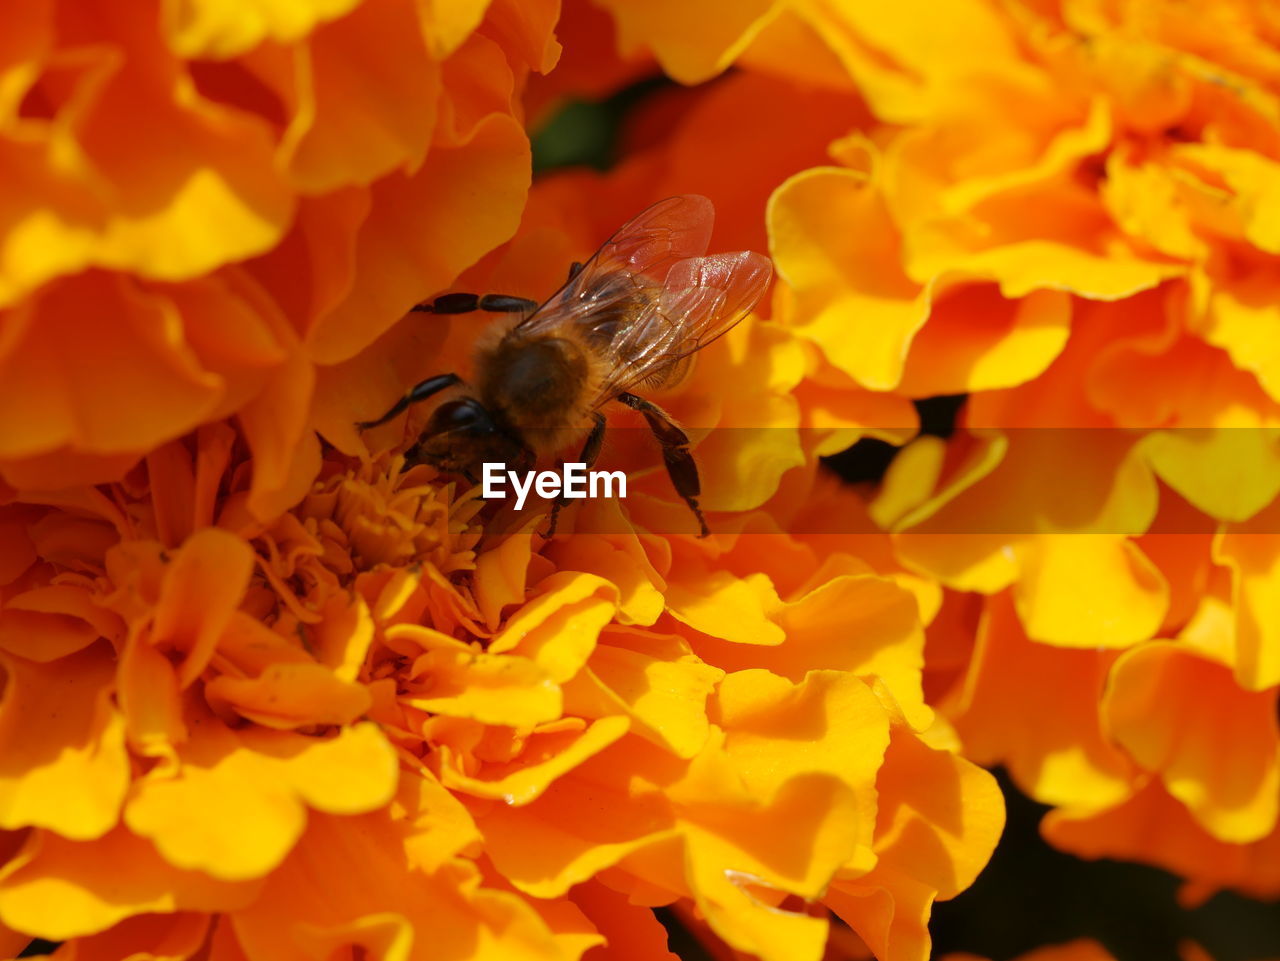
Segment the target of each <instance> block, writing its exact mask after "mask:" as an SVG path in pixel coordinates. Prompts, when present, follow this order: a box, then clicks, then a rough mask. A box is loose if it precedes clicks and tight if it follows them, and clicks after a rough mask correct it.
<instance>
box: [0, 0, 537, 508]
mask: <svg viewBox="0 0 1280 961" xmlns="http://www.w3.org/2000/svg"><path fill="white" fill-rule="evenodd" d="M486 6H487V9H486ZM554 17H555V9H554V5H552V4H550V3H547V4H539V3H537V2H531V3H526V4H522V5H520V6H519V7H518V8H517V6H516V5H515V4H513V3H508V2H505V0H504V2H495V3H493V4H491V5H486V4H482V3H480V4H453V5H439V6H438V9H437V8H432V7H429V6H424V5H421V4H416V3H413V2H411V0H367V2H363V3H361V2H358V0H324V2H319V0H317V2H291V3H269V4H250V5H246V4H220V3H212V2H205V0H174V2H166V3H163V4H162V3H159V2H155V0H152V2H148V3H144V4H143V5H142V6H141V7H139V6H130V7H128V8H127V9H126V8H124V7H121V6H120V5H118V4H106V3H103V4H68V3H54V2H52V0H48V2H39V3H34V4H25V5H23V6H22V8H21V9H18V8H16V7H15V8H13V9H11V10H9V11H7V12H5V13H4V14H2V15H0V28H2V29H3V32H4V34H5V37H6V46H5V50H6V53H5V58H4V61H3V64H2V65H0V78H3V79H2V80H0V153H2V154H3V156H4V157H5V158H6V161H5V166H6V168H7V169H10V170H11V171H13V172H14V174H13V176H12V177H11V178H10V179H9V181H8V185H9V186H8V189H7V190H6V191H5V195H4V199H3V201H0V203H3V209H2V212H0V223H3V224H4V227H5V229H4V232H3V234H4V235H3V240H2V241H0V330H3V333H4V336H3V337H2V338H0V341H2V343H0V419H2V420H3V422H4V424H5V429H4V431H3V433H2V434H0V477H3V478H4V479H5V480H7V481H8V482H9V483H10V484H12V485H13V486H15V487H19V488H33V487H41V488H46V489H48V488H57V487H65V486H68V485H70V484H74V483H80V482H85V481H90V482H96V481H102V480H108V479H114V478H116V477H118V476H119V475H120V474H121V473H122V472H123V471H124V470H125V469H126V468H127V467H128V466H129V465H130V464H132V463H133V462H135V461H136V460H137V459H138V458H139V457H140V456H142V455H143V454H145V453H147V452H148V451H150V450H152V449H154V448H156V447H158V446H159V445H161V444H163V443H164V442H166V441H168V440H171V439H173V438H175V437H178V436H180V435H182V434H185V433H186V432H187V431H189V430H191V429H192V428H194V427H195V426H196V425H198V424H201V423H207V422H212V421H215V420H218V419H221V418H225V417H228V416H232V415H234V416H235V417H236V418H237V419H238V421H239V424H240V427H241V429H242V431H243V432H244V436H245V440H246V441H247V443H248V444H249V445H250V446H251V447H252V448H253V451H254V454H255V460H254V482H253V483H254V489H253V498H252V508H253V510H254V511H256V512H257V513H258V514H259V515H260V516H263V517H269V516H271V515H272V514H274V513H278V511H279V510H280V509H282V508H283V507H285V506H288V505H289V504H290V503H292V502H293V501H294V500H296V499H297V497H298V496H300V495H301V494H302V492H303V491H304V490H305V489H306V487H307V485H308V483H309V482H310V478H311V476H312V475H313V474H314V473H315V471H316V469H317V467H318V465H319V447H318V445H317V443H316V440H315V436H314V433H313V431H314V428H315V424H314V423H313V422H312V410H311V400H312V397H313V394H314V391H315V388H316V379H317V374H318V371H321V370H323V369H324V368H325V366H326V365H332V364H335V363H338V362H340V361H343V360H345V359H347V358H350V357H351V356H353V355H355V354H356V353H358V352H359V351H360V350H361V349H363V348H364V347H365V346H367V345H368V344H369V343H371V342H372V341H373V340H374V339H375V338H376V337H378V335H379V334H381V333H382V332H383V331H385V330H386V329H387V328H388V327H390V326H391V325H392V324H393V323H394V322H395V321H396V320H397V319H399V317H400V316H401V315H402V314H403V313H404V311H405V310H406V309H407V308H408V307H409V306H411V305H412V304H413V303H414V302H416V301H417V300H419V299H421V297H422V296H424V295H425V294H428V293H430V292H431V291H432V290H434V289H438V288H440V287H443V286H444V285H445V284H447V283H448V282H449V281H450V280H452V279H453V277H454V276H455V275H456V274H457V272H458V271H459V270H461V269H462V268H463V267H465V266H467V265H468V264H470V263H471V262H473V261H474V260H475V259H476V258H477V257H479V256H480V255H481V254H483V253H484V252H486V251H487V250H489V249H490V248H492V247H493V246H494V245H495V244H497V243H499V242H501V241H503V240H505V239H506V238H507V237H508V236H510V234H511V232H512V231H513V230H514V229H515V226H516V224H517V223H518V220H519V213H520V209H521V206H522V204H523V202H524V197H525V192H526V190H527V188H528V181H529V171H528V162H529V161H528V141H527V138H526V137H525V134H524V131H523V128H522V125H521V123H520V121H519V119H518V116H517V114H516V112H515V110H516V108H515V107H514V106H513V98H514V97H515V96H516V94H517V91H518V88H519V86H520V85H521V84H522V82H523V78H524V77H525V75H526V74H527V73H528V72H529V70H530V69H535V70H546V69H549V68H550V66H551V65H552V64H553V63H554V61H555V56H556V51H557V47H556V44H555V41H554V40H553V39H552V38H551V34H550V30H551V26H552V24H553V22H554ZM407 105H412V107H411V108H407ZM480 195H482V196H484V197H486V198H487V200H486V203H485V204H484V205H481V206H477V205H471V204H468V203H466V202H465V199H464V198H467V197H472V196H480Z"/></svg>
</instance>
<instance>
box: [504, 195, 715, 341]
mask: <svg viewBox="0 0 1280 961" xmlns="http://www.w3.org/2000/svg"><path fill="white" fill-rule="evenodd" d="M714 221H715V208H714V207H713V206H712V204H711V201H710V200H708V199H707V198H706V197H700V196H698V195H697V194H685V195H683V196H679V197H668V198H667V199H666V200H660V201H658V202H657V203H656V204H654V205H653V206H651V207H649V208H648V209H646V210H644V211H643V212H641V213H640V214H638V215H637V216H635V217H634V218H632V219H631V220H629V221H627V223H625V224H623V226H622V227H620V228H619V229H618V231H617V232H616V233H615V234H614V235H613V236H612V237H610V238H609V240H607V241H606V242H605V244H604V246H602V247H601V248H600V249H599V250H597V251H596V252H595V254H594V255H593V256H592V257H591V259H590V260H588V261H587V262H586V263H585V264H584V265H583V267H582V270H580V271H579V272H578V273H577V274H576V275H575V276H574V277H572V278H570V280H569V281H568V283H566V284H565V285H564V287H562V288H561V289H560V290H559V291H557V292H556V293H555V295H554V296H552V297H551V298H550V299H549V300H548V301H547V302H546V303H545V304H543V305H542V306H541V307H540V308H538V310H536V311H535V312H534V313H532V314H530V315H529V316H528V317H526V318H525V319H524V320H523V321H521V322H520V323H519V324H518V325H517V329H518V330H520V331H522V332H523V333H525V334H538V333H546V332H550V331H551V330H554V329H555V328H557V327H559V326H560V325H562V324H565V323H572V324H574V325H575V326H579V327H583V326H585V327H592V326H595V325H601V326H602V330H601V333H600V335H599V336H598V337H593V338H592V339H594V340H597V341H604V342H607V341H609V340H610V339H612V337H613V335H614V333H615V332H616V330H617V328H618V326H619V321H620V320H621V315H623V314H626V315H628V316H633V315H635V314H636V312H637V307H638V306H639V305H640V304H641V303H642V302H644V301H646V300H647V298H649V297H651V296H652V295H653V294H655V293H656V291H657V290H658V289H659V288H661V286H662V283H663V280H664V279H665V278H666V277H667V275H668V274H669V273H670V271H671V268H672V267H673V266H674V265H675V264H677V263H679V262H680V261H682V260H686V259H688V258H690V257H697V256H698V255H699V254H701V253H703V252H704V251H705V250H706V249H707V244H708V243H710V241H711V226H712V224H713V222H714Z"/></svg>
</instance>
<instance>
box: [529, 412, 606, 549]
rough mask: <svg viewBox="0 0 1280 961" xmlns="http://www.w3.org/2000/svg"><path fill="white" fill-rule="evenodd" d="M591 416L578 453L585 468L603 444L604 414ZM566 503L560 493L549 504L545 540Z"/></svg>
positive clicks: (589, 466)
mask: <svg viewBox="0 0 1280 961" xmlns="http://www.w3.org/2000/svg"><path fill="white" fill-rule="evenodd" d="M591 416H592V417H594V418H595V421H596V422H595V423H594V424H592V425H591V433H590V434H588V435H587V442H586V443H585V444H583V445H582V453H581V454H579V455H578V459H579V460H580V461H582V463H584V464H586V465H587V470H591V468H592V467H594V466H595V463H596V458H597V457H599V456H600V448H601V447H603V446H604V425H605V420H604V414H602V413H600V412H599V411H596V412H595V413H593V414H592V415H591ZM568 503H569V499H568V498H567V497H565V496H564V495H563V494H561V495H560V496H559V497H557V498H556V499H555V501H554V502H553V503H552V504H551V517H550V518H549V519H548V521H547V531H546V533H545V534H543V535H542V536H543V537H544V538H546V539H547V540H550V539H551V538H552V536H553V535H554V534H555V532H556V521H557V520H559V518H560V509H561V508H562V507H564V506H565V505H567V504H568Z"/></svg>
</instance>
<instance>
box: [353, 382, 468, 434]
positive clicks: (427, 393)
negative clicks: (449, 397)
mask: <svg viewBox="0 0 1280 961" xmlns="http://www.w3.org/2000/svg"><path fill="white" fill-rule="evenodd" d="M461 383H462V378H461V377H459V376H458V375H457V374H440V375H439V376H436V377H428V378H427V379H426V380H424V381H422V382H421V383H419V384H415V385H414V386H413V387H412V388H411V389H410V390H409V392H408V393H407V394H405V395H404V396H403V397H401V398H400V399H399V400H398V401H396V402H395V404H393V405H392V407H391V409H390V410H389V411H387V412H386V413H385V414H383V415H382V416H381V417H379V418H378V419H377V420H362V421H360V422H358V423H357V424H356V428H357V429H359V430H368V429H369V428H370V427H377V426H378V425H379V424H385V423H386V422H387V421H389V420H391V419H392V418H393V417H396V416H397V415H398V414H400V413H401V412H402V411H403V410H404V409H405V408H407V407H408V406H409V405H410V404H416V403H418V401H420V400H426V399H427V398H428V397H431V396H433V395H434V394H438V393H440V391H442V390H444V389H446V388H448V387H453V386H455V385H457V384H461Z"/></svg>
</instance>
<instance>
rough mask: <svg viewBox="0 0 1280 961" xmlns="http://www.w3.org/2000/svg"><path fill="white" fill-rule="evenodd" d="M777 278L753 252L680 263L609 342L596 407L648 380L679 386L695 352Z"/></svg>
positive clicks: (744, 311)
mask: <svg viewBox="0 0 1280 961" xmlns="http://www.w3.org/2000/svg"><path fill="white" fill-rule="evenodd" d="M772 276H773V264H772V263H771V262H770V260H769V258H768V257H765V256H764V255H762V254H757V253H755V252H753V251H750V250H742V251H738V252H737V253H731V254H712V255H710V256H707V257H691V258H688V259H686V260H681V261H679V262H678V263H676V264H675V265H674V266H672V267H671V269H670V270H669V271H668V273H667V276H666V280H665V282H664V283H663V284H662V288H661V290H660V291H659V292H658V293H657V295H656V296H655V297H654V298H653V299H652V300H650V301H649V303H648V305H647V306H646V307H645V309H644V310H643V311H642V312H641V313H640V315H639V316H638V317H637V318H636V319H635V321H634V323H631V324H628V325H627V326H626V327H624V328H623V329H622V330H620V331H618V333H617V334H616V335H615V336H614V337H613V339H612V340H611V342H610V343H609V346H608V348H607V350H606V353H607V356H608V358H609V360H610V364H611V366H610V374H609V376H608V377H607V378H606V379H605V382H604V384H603V386H602V388H601V390H600V394H599V395H598V396H597V398H596V406H599V405H600V404H603V403H605V402H606V401H608V400H611V399H612V398H614V397H616V396H617V395H618V394H620V393H622V392H623V391H628V390H631V389H632V388H634V387H637V386H639V385H640V384H642V383H648V384H649V385H650V386H654V387H658V386H670V385H671V384H674V383H675V381H676V380H678V379H679V377H680V375H681V374H683V372H684V371H685V370H686V369H687V367H688V365H687V363H686V360H687V359H688V358H689V357H690V356H691V355H693V354H694V353H696V352H697V351H699V350H701V349H702V348H703V347H706V346H707V344H709V343H711V342H712V341H713V340H715V339H716V338H717V337H720V336H722V335H723V334H725V333H727V332H728V331H729V330H730V329H731V328H733V327H734V325H736V324H737V323H738V322H739V321H740V320H742V318H743V317H745V316H746V315H747V314H748V313H750V312H751V309H752V308H753V307H755V305H756V304H757V303H759V301H760V298H761V297H763V296H764V292H765V290H767V289H768V287H769V280H770V278H771V277H772Z"/></svg>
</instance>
